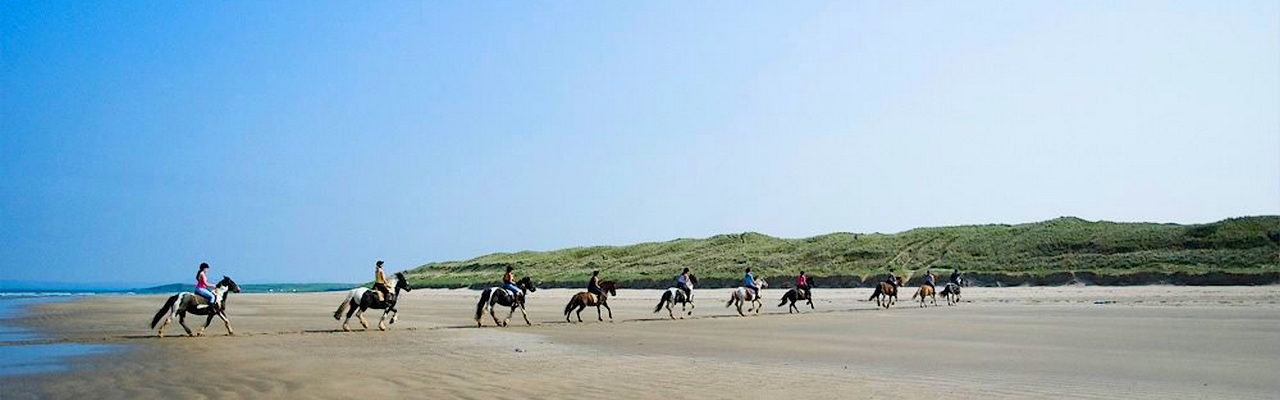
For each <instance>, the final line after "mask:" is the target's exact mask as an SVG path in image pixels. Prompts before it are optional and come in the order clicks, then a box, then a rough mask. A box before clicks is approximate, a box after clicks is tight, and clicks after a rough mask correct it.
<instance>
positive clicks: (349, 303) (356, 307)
mask: <svg viewBox="0 0 1280 400" xmlns="http://www.w3.org/2000/svg"><path fill="white" fill-rule="evenodd" d="M391 287H394V288H396V289H395V290H396V292H395V294H392V295H391V297H390V298H387V299H383V300H381V301H379V300H378V293H377V292H375V291H374V290H373V289H369V288H365V287H358V288H355V289H351V290H350V291H348V292H347V298H346V299H343V300H342V304H339V305H338V311H334V312H333V319H335V320H336V319H342V312H344V311H346V312H347V319H345V320H343V321H342V330H343V331H350V330H351V329H348V328H347V322H348V321H351V316H352V315H355V316H356V319H357V320H359V321H360V326H363V327H364V329H369V321H365V319H364V310H367V309H370V308H372V309H375V310H382V318H379V319H378V329H379V330H384V331H385V330H387V324H386V321H387V315H388V314H389V315H391V323H393V324H394V323H396V319H397V318H399V316H400V312H399V311H397V310H396V301H397V300H398V299H399V298H400V290H404V291H406V292H408V291H411V290H413V289H410V288H409V281H408V280H407V279H405V277H404V274H403V273H401V272H397V273H396V278H395V279H393V280H392V283H391ZM348 309H349V310H350V311H348Z"/></svg>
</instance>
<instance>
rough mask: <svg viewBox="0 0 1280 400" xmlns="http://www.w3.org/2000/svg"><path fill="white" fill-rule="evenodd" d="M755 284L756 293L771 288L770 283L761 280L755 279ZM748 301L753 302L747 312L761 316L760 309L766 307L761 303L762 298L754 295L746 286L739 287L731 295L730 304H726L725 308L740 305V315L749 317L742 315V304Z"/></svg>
mask: <svg viewBox="0 0 1280 400" xmlns="http://www.w3.org/2000/svg"><path fill="white" fill-rule="evenodd" d="M755 284H756V292H759V291H760V290H762V289H764V288H767V287H769V282H766V281H765V280H764V279H760V278H756V279H755ZM748 301H749V302H751V307H748V308H747V312H751V311H755V312H756V314H759V313H760V308H761V307H764V303H762V302H760V296H755V295H752V292H751V290H750V289H747V287H746V286H739V287H738V290H734V291H733V293H732V294H730V295H729V302H728V303H725V305H724V306H725V307H728V306H731V305H734V304H735V303H736V304H737V305H738V315H741V316H744V317H745V316H747V315H746V314H743V313H742V303H744V302H748Z"/></svg>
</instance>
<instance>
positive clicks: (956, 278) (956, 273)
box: [951, 268, 960, 285]
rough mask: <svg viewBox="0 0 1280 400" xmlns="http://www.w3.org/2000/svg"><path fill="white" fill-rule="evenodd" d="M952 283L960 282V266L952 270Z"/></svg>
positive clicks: (957, 283)
mask: <svg viewBox="0 0 1280 400" xmlns="http://www.w3.org/2000/svg"><path fill="white" fill-rule="evenodd" d="M951 283H954V284H956V285H959V284H960V268H956V269H954V270H952V271H951Z"/></svg>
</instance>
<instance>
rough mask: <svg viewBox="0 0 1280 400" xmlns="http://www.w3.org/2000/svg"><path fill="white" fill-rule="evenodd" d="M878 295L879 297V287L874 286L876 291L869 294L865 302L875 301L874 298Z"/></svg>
mask: <svg viewBox="0 0 1280 400" xmlns="http://www.w3.org/2000/svg"><path fill="white" fill-rule="evenodd" d="M879 295H880V285H876V290H875V291H874V292H871V297H868V298H867V301H871V300H875V298H876V296H879Z"/></svg>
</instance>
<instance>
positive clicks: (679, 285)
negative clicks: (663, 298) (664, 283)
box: [676, 267, 693, 299]
mask: <svg viewBox="0 0 1280 400" xmlns="http://www.w3.org/2000/svg"><path fill="white" fill-rule="evenodd" d="M676 289H680V291H681V292H684V298H686V299H687V298H689V297H690V296H693V283H692V282H690V281H689V268H688V267H685V269H684V271H680V275H679V276H677V277H676Z"/></svg>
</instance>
